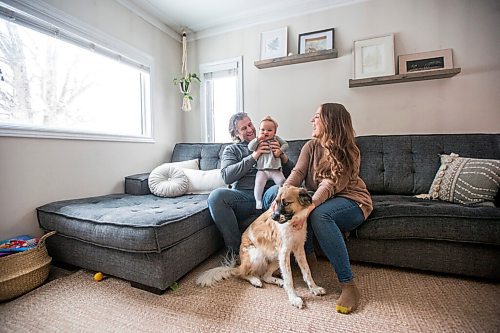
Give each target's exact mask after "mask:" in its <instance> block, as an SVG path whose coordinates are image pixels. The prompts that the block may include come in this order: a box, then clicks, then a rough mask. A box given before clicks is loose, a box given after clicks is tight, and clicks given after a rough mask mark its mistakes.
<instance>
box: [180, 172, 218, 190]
mask: <svg viewBox="0 0 500 333" xmlns="http://www.w3.org/2000/svg"><path fill="white" fill-rule="evenodd" d="M182 171H184V173H185V175H186V177H187V179H188V180H189V186H188V189H187V192H186V193H189V194H208V193H210V192H211V191H212V190H215V189H216V188H219V187H225V186H226V184H225V183H224V181H223V180H222V176H221V174H220V171H221V170H220V169H212V170H190V169H182Z"/></svg>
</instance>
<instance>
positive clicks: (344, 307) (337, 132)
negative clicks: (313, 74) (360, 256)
mask: <svg viewBox="0 0 500 333" xmlns="http://www.w3.org/2000/svg"><path fill="white" fill-rule="evenodd" d="M311 123H312V126H313V133H312V136H313V139H312V140H310V141H308V142H307V143H306V144H305V145H304V147H303V148H302V150H301V152H300V156H299V159H298V161H297V165H296V166H295V168H294V169H293V170H292V173H291V174H290V176H289V177H288V179H287V180H286V181H285V184H288V185H294V186H300V185H301V184H302V182H305V187H306V188H307V190H309V191H314V194H313V204H312V206H311V207H310V208H309V218H308V221H309V223H308V229H309V232H308V240H307V241H306V244H305V250H306V253H307V254H308V260H310V259H309V258H311V257H313V256H311V253H312V252H313V251H314V247H313V242H312V233H313V232H314V235H315V236H316V238H317V240H318V243H319V245H320V247H321V250H322V251H323V252H324V253H325V255H326V257H327V258H328V260H329V261H330V263H331V264H332V266H333V268H334V269H335V272H336V274H337V277H338V279H339V282H340V284H341V286H342V293H341V294H340V297H339V299H338V301H337V305H336V310H337V311H338V312H340V313H344V314H347V313H350V312H352V311H354V310H355V309H356V308H357V306H358V304H359V300H360V294H359V291H358V288H357V287H356V284H355V283H354V278H353V274H352V270H351V265H350V262H349V255H348V253H347V247H346V244H345V241H344V238H343V233H345V232H349V231H352V230H354V229H355V228H356V227H358V226H359V225H360V224H361V223H363V222H364V221H365V220H366V218H367V217H368V215H369V214H370V213H371V211H372V209H373V205H372V200H371V197H370V193H369V192H368V190H367V188H366V185H365V183H364V182H363V180H362V179H361V178H360V177H359V167H360V161H361V158H360V151H359V148H358V147H357V145H356V142H355V134H354V129H353V127H352V121H351V116H350V114H349V112H347V110H346V109H345V107H344V106H343V105H341V104H336V103H325V104H323V105H321V106H320V107H319V108H318V110H317V111H316V113H315V114H314V116H313V118H312V119H311ZM271 190H273V191H274V194H276V193H277V190H278V187H277V186H275V187H273V188H272V189H270V190H269V191H271Z"/></svg>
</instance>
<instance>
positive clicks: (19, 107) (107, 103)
mask: <svg viewBox="0 0 500 333" xmlns="http://www.w3.org/2000/svg"><path fill="white" fill-rule="evenodd" d="M13 3H14V4H16V3H18V2H17V1H13ZM19 3H21V2H19ZM33 4H35V5H36V4H38V5H37V6H35V5H33ZM33 4H32V5H31V6H30V5H26V4H21V5H17V6H9V5H6V4H4V3H2V2H0V70H1V74H0V135H4V136H5V135H7V136H36V137H64V138H79V139H81V138H87V139H102V140H130V141H152V130H151V129H152V123H151V115H150V106H149V105H150V101H149V94H150V92H149V81H150V75H149V68H150V66H149V64H148V62H149V59H147V57H142V59H137V58H141V57H134V55H132V56H131V55H130V53H133V52H128V53H127V52H123V51H122V50H119V51H118V49H119V47H116V49H115V48H114V47H113V44H117V43H118V42H116V41H113V40H111V38H109V37H102V34H100V36H99V37H97V36H94V34H95V32H93V33H92V32H89V29H91V28H87V27H84V26H83V25H82V24H81V23H80V24H75V22H74V21H72V22H71V24H69V23H68V20H70V19H69V18H68V17H67V16H65V17H63V18H61V17H60V16H57V17H56V15H55V14H54V13H53V11H50V12H51V13H50V14H47V11H48V10H49V9H48V8H46V7H45V6H47V5H43V6H42V5H40V3H39V2H34V3H33ZM54 22H55V23H54ZM93 37H95V39H93ZM103 38H105V39H106V40H105V41H103ZM102 45H106V47H103V46H102ZM110 45H111V47H110Z"/></svg>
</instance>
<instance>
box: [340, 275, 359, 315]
mask: <svg viewBox="0 0 500 333" xmlns="http://www.w3.org/2000/svg"><path fill="white" fill-rule="evenodd" d="M341 286H342V292H341V294H340V297H339V299H338V300H337V305H336V306H335V310H336V311H337V312H340V313H343V314H348V313H351V312H353V311H354V310H356V308H357V307H358V305H359V300H360V298H361V295H360V293H359V290H358V287H356V284H355V283H354V282H347V283H342V284H341Z"/></svg>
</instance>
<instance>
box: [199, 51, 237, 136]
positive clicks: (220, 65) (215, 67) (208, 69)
mask: <svg viewBox="0 0 500 333" xmlns="http://www.w3.org/2000/svg"><path fill="white" fill-rule="evenodd" d="M199 69H200V78H201V84H200V108H201V114H202V124H201V137H202V139H203V141H204V142H213V133H212V132H211V131H212V130H213V128H210V126H209V123H210V122H211V117H210V114H209V112H208V109H207V103H206V101H207V94H206V93H207V86H206V82H205V74H206V73H213V72H217V71H223V70H229V69H237V71H238V75H237V82H238V87H237V91H238V96H236V99H237V106H238V110H236V112H243V105H244V103H243V56H238V57H234V58H228V59H224V60H218V61H214V62H210V63H204V64H200V66H199ZM228 121H229V119H228ZM209 130H210V132H209Z"/></svg>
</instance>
